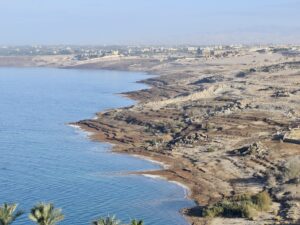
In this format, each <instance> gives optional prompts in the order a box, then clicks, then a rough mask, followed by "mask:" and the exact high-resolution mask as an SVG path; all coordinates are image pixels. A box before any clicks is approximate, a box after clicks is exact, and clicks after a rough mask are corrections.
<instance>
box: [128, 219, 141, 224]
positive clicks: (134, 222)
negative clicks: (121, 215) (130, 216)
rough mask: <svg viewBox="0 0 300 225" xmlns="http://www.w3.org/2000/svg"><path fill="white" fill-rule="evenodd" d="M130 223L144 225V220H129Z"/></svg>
mask: <svg viewBox="0 0 300 225" xmlns="http://www.w3.org/2000/svg"><path fill="white" fill-rule="evenodd" d="M130 225H144V221H143V220H136V219H134V220H131V223H130Z"/></svg>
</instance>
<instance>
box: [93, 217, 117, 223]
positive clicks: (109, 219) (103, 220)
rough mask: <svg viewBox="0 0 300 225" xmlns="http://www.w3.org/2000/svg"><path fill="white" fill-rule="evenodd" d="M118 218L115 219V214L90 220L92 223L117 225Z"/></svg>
mask: <svg viewBox="0 0 300 225" xmlns="http://www.w3.org/2000/svg"><path fill="white" fill-rule="evenodd" d="M119 224H120V220H118V219H116V217H115V216H107V217H105V218H100V219H98V220H96V221H93V222H92V225H119Z"/></svg>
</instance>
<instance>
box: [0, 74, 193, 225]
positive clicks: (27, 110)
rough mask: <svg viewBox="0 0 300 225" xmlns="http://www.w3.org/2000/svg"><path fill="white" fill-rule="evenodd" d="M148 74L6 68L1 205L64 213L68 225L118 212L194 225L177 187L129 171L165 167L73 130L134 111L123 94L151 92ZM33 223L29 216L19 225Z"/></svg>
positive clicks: (0, 104)
mask: <svg viewBox="0 0 300 225" xmlns="http://www.w3.org/2000/svg"><path fill="white" fill-rule="evenodd" d="M143 78H145V75H144V74H140V73H129V72H116V71H115V72H113V71H92V70H86V71H84V70H62V69H49V68H26V69H25V68H1V69H0V154H1V155H0V157H1V158H0V160H1V161H0V162H1V165H0V201H1V202H18V203H19V204H20V205H19V207H20V208H22V209H24V210H26V211H27V212H28V211H29V209H30V207H31V206H33V205H34V204H35V203H37V202H39V201H46V202H49V201H50V202H53V203H54V204H55V206H57V207H60V208H63V213H64V214H65V220H64V221H63V222H61V223H60V224H61V225H77V224H78V225H83V224H90V222H91V221H92V220H93V219H95V218H97V217H99V216H106V215H108V214H109V215H114V214H116V215H117V216H118V217H119V218H120V219H122V220H124V222H128V221H129V219H130V218H141V219H144V220H145V222H146V225H147V224H149V225H150V224H151V225H176V224H178V225H184V224H187V223H186V221H185V220H184V218H183V217H181V215H180V214H179V212H178V211H179V210H180V209H181V208H183V207H190V206H192V205H193V202H192V201H189V200H187V199H185V198H184V197H185V190H184V189H183V188H181V187H179V186H177V185H176V184H173V183H169V182H167V181H164V180H160V179H151V178H147V177H144V176H137V175H127V174H126V173H127V172H128V171H138V170H150V169H158V168H159V166H158V165H155V164H152V163H150V162H148V161H144V160H141V159H137V158H134V157H131V156H127V155H119V154H114V153H111V152H110V146H109V145H108V144H102V143H98V142H93V141H90V140H88V138H87V136H86V135H85V134H84V133H83V132H80V131H79V130H76V129H74V128H73V127H70V126H68V125H67V123H68V122H74V121H78V120H81V119H86V118H91V117H93V116H94V113H95V112H97V111H102V110H106V109H109V108H114V107H122V106H127V105H131V104H133V103H134V102H133V101H131V100H129V99H126V98H122V97H121V96H120V95H116V94H114V93H120V92H125V91H130V90H138V89H141V88H145V86H144V85H142V84H137V83H135V81H137V80H140V79H143ZM28 223H30V222H29V221H28V219H27V215H24V216H22V217H21V218H20V219H19V220H18V221H17V222H15V223H14V224H16V225H25V224H28Z"/></svg>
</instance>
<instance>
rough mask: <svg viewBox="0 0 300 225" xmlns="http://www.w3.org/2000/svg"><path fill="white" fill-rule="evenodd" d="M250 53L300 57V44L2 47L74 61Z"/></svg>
mask: <svg viewBox="0 0 300 225" xmlns="http://www.w3.org/2000/svg"><path fill="white" fill-rule="evenodd" d="M249 51H250V52H260V53H280V54H282V55H286V56H299V55H300V46H294V45H293V46H290V45H282V46H281V45H274V46H270V45H268V46H248V45H225V46H224V45H215V46H172V47H166V46H63V45H59V46H42V45H35V46H0V56H43V55H53V56H55V55H72V56H73V60H78V61H83V60H91V59H97V58H107V57H108V58H110V57H118V56H119V57H122V56H127V57H128V56H138V57H145V58H149V57H151V56H153V55H155V56H156V57H157V56H161V59H162V60H165V59H169V60H172V59H174V60H176V59H180V58H188V57H199V58H207V59H212V58H225V57H234V56H237V57H238V56H242V55H244V54H247V53H249Z"/></svg>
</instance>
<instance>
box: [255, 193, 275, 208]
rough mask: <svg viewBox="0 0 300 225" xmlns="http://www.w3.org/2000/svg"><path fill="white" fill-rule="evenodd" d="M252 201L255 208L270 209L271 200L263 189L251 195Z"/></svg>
mask: <svg viewBox="0 0 300 225" xmlns="http://www.w3.org/2000/svg"><path fill="white" fill-rule="evenodd" d="M252 202H253V203H254V204H255V206H256V208H257V209H259V210H261V211H267V210H269V209H270V206H271V204H272V200H271V197H270V195H269V194H268V192H266V191H263V192H260V193H258V194H257V195H254V196H253V197H252Z"/></svg>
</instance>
